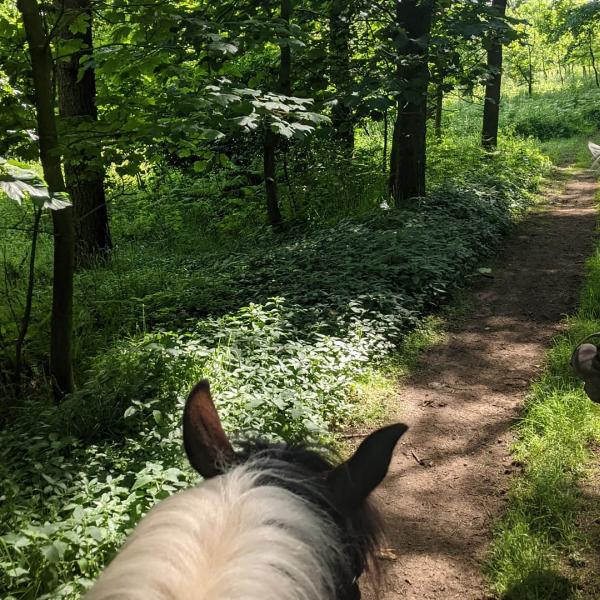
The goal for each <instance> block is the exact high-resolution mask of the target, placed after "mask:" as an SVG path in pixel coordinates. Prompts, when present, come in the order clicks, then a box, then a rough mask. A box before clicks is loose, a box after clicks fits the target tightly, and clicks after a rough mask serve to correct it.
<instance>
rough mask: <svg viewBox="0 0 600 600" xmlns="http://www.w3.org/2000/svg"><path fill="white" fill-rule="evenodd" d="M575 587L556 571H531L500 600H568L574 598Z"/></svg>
mask: <svg viewBox="0 0 600 600" xmlns="http://www.w3.org/2000/svg"><path fill="white" fill-rule="evenodd" d="M575 589H576V588H575V586H574V585H573V583H572V582H571V581H569V579H567V578H566V577H564V576H563V575H561V574H560V573H557V572H556V571H553V570H549V569H544V570H541V571H533V572H531V573H529V574H528V575H527V576H526V577H525V578H524V579H521V580H520V581H518V582H516V583H514V584H513V585H512V586H511V587H510V588H509V589H508V590H507V591H506V592H505V593H504V594H503V595H502V596H501V598H502V600H542V599H543V600H569V599H570V598H574V597H575Z"/></svg>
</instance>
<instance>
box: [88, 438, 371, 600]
mask: <svg viewBox="0 0 600 600" xmlns="http://www.w3.org/2000/svg"><path fill="white" fill-rule="evenodd" d="M248 454H249V458H248V459H247V460H246V462H244V463H243V464H241V465H239V466H236V467H234V468H232V469H231V470H230V471H228V472H227V473H225V474H224V475H222V476H219V477H215V478H213V479H210V480H207V481H205V482H203V483H201V484H200V485H199V486H197V487H195V488H191V489H188V490H185V491H182V492H179V493H177V494H174V495H173V496H171V497H170V498H168V499H167V500H165V501H163V502H161V503H159V504H158V505H156V506H155V507H154V508H153V509H152V510H151V511H150V512H149V513H148V515H146V516H145V517H144V518H143V519H142V521H141V522H140V524H139V525H138V527H137V528H136V529H135V531H134V533H133V534H132V536H131V537H130V538H129V539H128V541H127V542H126V544H125V545H124V547H123V549H122V550H121V552H120V553H119V555H118V556H117V557H116V558H115V559H114V560H113V562H112V563H111V564H110V565H109V566H108V567H107V569H106V570H105V571H104V573H103V574H102V575H101V577H100V579H99V580H98V582H97V583H96V585H95V586H94V587H93V588H92V590H91V591H90V592H89V593H88V595H87V596H86V600H116V599H117V598H119V599H121V600H138V599H139V600H142V599H144V600H167V599H168V600H171V599H173V600H225V599H227V600H259V599H260V600H282V599H286V600H288V599H289V600H326V599H327V600H329V599H330V600H337V599H338V598H341V597H342V595H341V594H343V586H344V585H345V584H346V583H347V582H348V580H351V579H352V578H353V576H354V574H355V573H356V570H357V563H360V564H361V565H364V564H366V563H367V561H368V559H369V556H370V554H371V552H372V549H373V546H374V544H375V541H376V538H377V533H378V528H377V525H376V521H375V519H374V518H373V514H372V512H371V509H370V508H369V507H365V508H364V510H360V511H356V512H355V513H353V514H351V515H347V514H343V513H342V512H341V511H339V510H338V507H336V506H335V504H334V502H333V500H332V499H331V498H330V497H329V496H328V493H327V487H326V484H325V478H324V477H323V474H324V473H325V472H326V471H328V470H329V469H330V467H331V463H330V461H329V460H328V459H327V458H324V457H323V456H322V455H320V454H319V453H317V452H312V451H310V450H307V449H303V448H290V447H287V446H261V447H256V448H254V449H253V451H252V452H248Z"/></svg>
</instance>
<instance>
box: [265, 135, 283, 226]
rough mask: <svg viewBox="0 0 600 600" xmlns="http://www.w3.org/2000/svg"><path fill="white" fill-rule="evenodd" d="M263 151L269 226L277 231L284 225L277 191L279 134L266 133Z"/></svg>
mask: <svg viewBox="0 0 600 600" xmlns="http://www.w3.org/2000/svg"><path fill="white" fill-rule="evenodd" d="M263 149H264V152H263V154H264V156H263V158H264V176H265V191H266V194H267V217H268V219H269V225H271V227H272V228H273V229H274V230H276V231H277V230H279V229H281V227H282V225H283V218H282V216H281V211H280V210H279V192H278V190H277V172H276V171H277V163H276V162H275V152H276V150H277V134H276V133H274V132H273V131H271V129H270V128H269V129H267V130H266V131H265V138H264V146H263Z"/></svg>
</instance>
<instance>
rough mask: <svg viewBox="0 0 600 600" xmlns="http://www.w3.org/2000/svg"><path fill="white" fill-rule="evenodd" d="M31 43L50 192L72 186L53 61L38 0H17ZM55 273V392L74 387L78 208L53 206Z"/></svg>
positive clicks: (52, 342) (52, 353) (52, 348)
mask: <svg viewBox="0 0 600 600" xmlns="http://www.w3.org/2000/svg"><path fill="white" fill-rule="evenodd" d="M17 7H18V9H19V11H20V12H21V15H22V18H23V25H24V27H25V34H26V36H27V42H28V45H29V55H30V57H31V69H32V76H33V87H34V103H35V108H36V118H37V129H38V135H39V149H40V160H41V163H42V168H43V171H44V178H45V180H46V183H47V185H48V190H49V192H50V193H52V194H55V193H57V192H64V191H65V190H66V187H65V182H64V180H63V175H62V170H61V161H60V156H59V144H58V134H57V128H56V118H55V115H54V105H55V97H54V82H53V81H52V73H53V66H54V65H53V62H52V55H51V53H50V40H49V39H48V36H47V35H46V31H45V28H44V23H43V20H42V14H41V12H40V5H39V4H38V2H37V0H17ZM52 222H53V230H54V278H53V286H52V316H51V335H50V372H51V375H52V384H53V388H54V394H55V398H56V399H57V400H59V399H60V398H62V396H63V395H64V394H66V393H68V392H71V391H72V390H73V388H74V382H73V367H72V324H73V268H74V240H75V235H74V227H73V210H72V208H65V209H63V210H55V211H52Z"/></svg>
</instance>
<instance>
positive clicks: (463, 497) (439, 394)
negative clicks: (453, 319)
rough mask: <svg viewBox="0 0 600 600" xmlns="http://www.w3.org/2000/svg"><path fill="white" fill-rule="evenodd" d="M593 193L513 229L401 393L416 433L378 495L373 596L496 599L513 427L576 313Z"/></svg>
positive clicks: (580, 192) (582, 187)
mask: <svg viewBox="0 0 600 600" xmlns="http://www.w3.org/2000/svg"><path fill="white" fill-rule="evenodd" d="M594 189H595V184H594V182H593V181H592V180H591V179H589V178H588V179H586V177H585V176H582V177H580V178H579V179H576V180H574V182H572V183H571V184H569V186H568V187H567V189H566V190H565V193H564V194H561V195H560V196H559V197H558V198H555V199H554V201H553V202H552V204H551V205H550V206H549V207H548V208H547V209H546V210H544V211H542V212H536V213H533V214H532V215H530V216H529V217H528V219H527V220H526V221H525V222H523V223H522V224H521V225H520V226H519V227H518V228H517V230H516V231H515V232H514V233H513V234H512V235H511V236H510V237H509V239H508V240H507V243H506V245H505V249H504V251H503V252H502V255H501V256H500V258H499V259H498V260H497V264H496V265H492V273H491V277H481V278H480V279H479V280H478V281H477V282H476V283H475V285H474V303H473V305H474V309H473V310H472V311H471V313H470V314H469V315H468V317H466V318H464V320H462V321H461V322H459V323H457V324H456V325H455V326H454V327H453V328H452V330H451V331H450V333H449V336H448V340H447V341H446V342H445V343H444V344H442V345H440V346H438V347H436V348H432V349H430V350H428V351H426V352H425V353H424V354H423V356H422V357H421V359H420V362H419V364H418V368H417V370H416V373H415V375H414V376H413V377H412V378H411V379H410V380H409V381H408V383H407V385H406V387H405V388H404V389H402V390H401V392H400V397H399V402H400V407H399V410H400V419H401V420H403V421H405V422H406V423H408V424H409V425H410V427H411V429H410V430H409V432H408V433H407V434H406V436H405V438H403V443H402V444H401V445H400V447H399V450H398V452H397V455H396V458H395V460H394V463H393V465H392V468H391V472H390V475H389V476H388V478H387V480H386V482H385V484H384V486H383V489H382V490H380V492H379V493H378V495H377V499H378V500H379V501H380V506H381V507H382V509H383V517H384V521H385V527H386V533H387V536H388V541H387V547H388V548H387V554H386V555H385V556H387V559H388V560H387V562H386V565H387V566H388V567H389V568H388V576H387V577H386V582H387V584H386V586H384V589H383V591H380V592H378V593H377V594H373V593H369V592H367V593H366V597H367V598H379V599H380V600H384V599H385V600H387V599H390V600H391V599H392V598H407V599H414V600H417V599H419V600H427V599H435V600H440V599H451V598H456V599H459V598H460V599H461V600H475V599H478V600H482V599H484V598H488V597H491V596H489V592H488V590H487V588H486V582H485V581H484V579H483V576H482V574H481V565H482V561H483V560H484V559H485V552H486V548H487V545H488V543H489V539H490V537H489V536H490V527H491V525H492V522H493V520H494V519H496V518H497V517H498V516H499V515H500V514H501V510H502V506H503V501H504V500H503V499H504V497H505V495H506V492H507V489H508V488H509V485H510V475H511V473H513V472H514V471H515V470H518V469H519V466H518V465H515V464H512V459H511V457H510V453H509V446H510V443H511V434H510V430H511V427H512V425H513V424H514V422H515V419H517V418H518V415H519V412H520V410H521V406H522V401H523V397H524V394H525V393H526V390H527V388H528V386H529V383H530V381H531V379H532V378H533V377H535V376H536V374H537V373H538V372H539V371H540V369H541V366H542V362H543V360H544V351H545V349H546V347H547V346H548V344H549V343H550V340H551V338H552V336H554V335H555V334H556V333H557V332H559V331H560V330H561V328H562V325H561V320H562V318H563V316H564V315H565V314H566V313H568V312H569V311H571V310H573V308H574V306H575V304H576V301H577V298H578V294H579V288H580V284H581V279H582V272H583V264H584V261H585V258H586V256H587V255H588V254H589V253H590V251H591V248H592V240H593V236H594V231H595V226H596V215H595V211H594V210H593V208H592V201H593V193H594ZM524 575H525V574H524ZM530 576H531V577H539V578H540V582H542V580H544V581H545V578H548V585H552V586H557V587H556V589H562V590H563V592H564V593H565V595H563V596H561V597H563V598H568V597H569V595H568V593H567V592H566V591H565V590H566V588H565V587H564V585H563V583H561V582H560V581H558V579H557V578H556V577H555V576H554V575H553V574H551V573H538V574H530ZM561 586H562V587H561ZM549 589H550V588H549ZM510 593H511V594H512V595H507V596H505V597H506V598H507V599H508V598H518V597H520V596H518V593H519V590H518V589H514V590H511V592H510ZM569 593H570V592H569ZM515 594H516V595H515ZM544 597H545V596H544ZM554 597H555V596H548V598H554ZM556 597H557V598H558V597H559V596H556Z"/></svg>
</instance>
